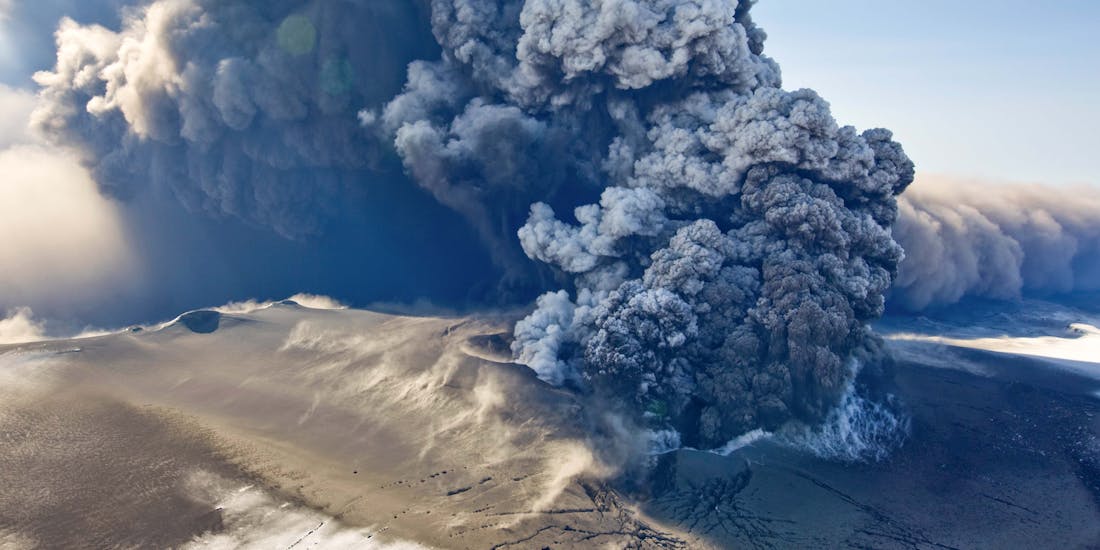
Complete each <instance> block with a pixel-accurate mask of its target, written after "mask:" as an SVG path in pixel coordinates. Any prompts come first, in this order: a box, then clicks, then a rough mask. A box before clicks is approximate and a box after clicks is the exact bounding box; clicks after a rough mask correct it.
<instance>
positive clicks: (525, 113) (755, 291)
mask: <svg viewBox="0 0 1100 550" xmlns="http://www.w3.org/2000/svg"><path fill="white" fill-rule="evenodd" d="M432 8H433V11H432V13H433V16H432V23H433V31H434V33H435V36H436V38H437V39H438V41H439V43H440V44H441V45H442V46H443V56H442V59H441V60H439V61H436V62H431V63H416V64H413V65H412V66H411V67H410V69H409V78H408V82H407V85H406V90H405V92H404V93H403V94H402V95H401V96H399V97H397V98H396V99H395V100H394V101H393V102H391V103H390V104H389V105H388V106H387V107H386V108H385V109H384V110H383V111H382V112H380V113H375V112H369V111H368V112H364V113H363V115H362V119H363V120H364V122H365V123H366V124H367V125H369V126H372V127H375V128H378V129H379V131H381V132H383V133H384V134H387V133H388V134H389V135H391V136H393V138H394V139H395V143H396V146H397V149H398V152H399V153H400V154H401V155H402V157H403V159H404V161H405V164H406V168H407V169H408V170H409V172H410V173H411V174H412V175H413V176H414V178H415V179H416V180H417V181H419V182H420V183H421V185H423V186H425V187H426V188H428V189H431V190H432V192H433V193H436V195H437V196H440V200H442V201H444V202H448V201H450V202H453V203H455V206H456V208H459V209H461V210H463V211H465V212H466V213H467V216H468V217H469V218H471V219H486V217H485V216H483V215H482V212H497V213H499V212H507V211H509V209H508V208H507V207H503V208H502V207H501V205H502V204H505V203H506V201H508V200H509V199H510V198H514V197H515V196H516V194H517V193H518V194H520V195H521V196H523V197H525V198H526V197H528V196H531V197H533V198H539V197H547V196H549V197H550V199H551V200H549V201H541V202H536V203H535V204H534V205H533V206H531V208H530V211H529V214H528V218H527V222H526V223H525V224H524V225H523V226H522V227H521V228H519V231H518V234H519V238H520V239H519V240H520V243H521V245H522V247H523V251H524V252H525V253H526V254H527V256H528V257H530V258H532V259H535V260H538V261H540V262H544V263H546V264H548V265H551V266H553V267H554V268H555V269H556V271H557V273H558V274H559V276H560V277H563V279H562V280H563V282H564V283H565V287H566V288H565V289H563V290H559V291H554V292H549V293H547V294H544V295H543V296H542V297H540V298H539V299H538V302H537V307H536V309H535V311H534V312H533V313H531V315H530V316H528V317H527V318H526V319H523V320H522V321H520V322H519V323H518V324H517V326H516V331H515V334H516V342H515V345H514V351H515V353H516V356H517V359H518V360H519V361H521V362H524V363H526V364H528V365H530V366H531V367H532V368H534V369H535V370H536V371H537V372H538V373H539V375H540V376H541V377H543V378H544V379H546V380H548V381H551V382H553V383H558V384H561V383H573V384H577V385H580V386H585V387H590V388H592V389H593V390H595V391H597V392H600V393H604V394H606V395H608V396H614V398H615V399H616V400H618V401H619V402H620V403H621V404H622V405H623V406H625V407H626V408H627V409H628V410H631V411H635V412H636V413H638V414H639V416H645V417H648V418H650V419H651V420H652V421H653V422H654V423H657V424H671V425H672V426H674V427H676V428H678V429H680V430H681V431H682V432H684V433H685V435H686V438H687V439H688V443H689V444H703V445H708V444H710V445H717V444H721V443H724V442H725V441H726V440H728V439H730V438H731V437H733V436H735V435H737V434H740V433H743V432H745V431H748V430H751V429H754V428H757V427H767V428H774V427H776V426H779V425H781V424H783V423H784V422H786V421H788V420H791V419H800V420H806V421H816V420H819V419H821V418H822V417H823V416H824V415H825V414H826V413H827V411H828V410H829V409H830V408H832V407H833V406H834V405H835V404H836V403H837V401H838V400H839V398H840V397H841V395H842V394H843V392H844V391H845V389H846V388H847V387H848V386H849V384H850V382H851V379H852V376H853V375H854V373H853V372H852V369H851V367H850V365H851V364H852V359H853V357H855V356H856V355H860V354H863V353H871V350H873V349H874V347H875V344H874V340H873V337H872V335H871V334H870V332H869V330H868V329H867V328H866V324H867V322H868V321H870V320H872V319H874V318H876V317H877V316H879V315H880V314H881V313H882V311H883V307H884V295H885V293H886V292H887V290H888V289H889V287H890V284H891V280H892V277H893V275H894V274H895V272H896V269H897V264H898V261H899V260H900V259H901V256H902V253H901V249H900V247H899V246H898V245H897V244H896V243H895V242H894V241H893V239H892V238H891V236H890V233H889V227H890V225H891V224H892V223H893V221H894V219H895V216H896V204H895V196H896V195H897V194H898V193H900V192H901V191H902V190H903V189H904V188H905V186H906V185H908V183H909V182H910V181H911V180H912V177H913V165H912V163H911V162H910V161H909V159H908V158H907V157H906V156H905V155H904V153H903V152H902V151H901V148H900V146H898V145H897V144H896V143H894V142H893V141H892V140H891V135H890V133H889V132H888V131H885V130H870V131H867V132H864V133H862V134H861V133H858V132H857V131H856V130H855V129H853V128H851V127H840V126H838V125H837V124H836V122H835V121H834V120H833V118H832V116H831V115H830V113H829V106H828V104H827V103H826V102H825V101H824V100H822V99H821V98H820V97H818V96H817V95H816V94H815V93H814V92H813V91H810V90H799V91H794V92H788V91H784V90H782V89H780V87H779V86H780V76H779V70H778V66H777V65H776V64H775V63H774V62H773V61H772V60H771V59H769V58H767V57H766V56H764V55H763V41H764V38H765V36H764V33H763V32H762V31H761V30H760V29H759V28H757V27H756V26H755V25H754V24H753V22H752V20H751V18H750V16H749V9H750V8H751V2H737V1H735V0H719V1H710V2H698V1H690V0H619V1H607V2H582V1H576V0H556V1H554V0H528V1H526V2H522V1H511V2H507V1H506V2H492V1H484V0H481V1H479V0H435V1H433V3H432ZM502 128H504V129H503V130H502ZM555 135H566V136H568V140H567V141H568V143H570V144H578V143H580V144H583V147H581V148H580V149H579V151H577V152H576V153H575V154H571V155H565V154H562V152H563V151H565V149H562V147H563V146H562V145H560V141H555V140H551V139H549V138H548V136H555ZM494 141H495V142H497V144H496V145H495V147H491V148H489V147H485V146H484V144H485V143H493V142H494ZM500 142H504V143H500ZM521 152H523V153H526V155H525V158H526V163H525V164H527V165H528V166H532V165H534V166H538V165H539V164H540V163H544V162H545V161H544V160H543V159H546V158H551V159H553V161H552V162H553V163H558V164H567V165H568V166H567V167H566V168H565V169H564V171H565V173H567V174H572V175H573V180H570V181H566V182H563V181H561V179H560V173H559V174H555V175H552V176H550V177H545V176H543V175H542V174H543V171H542V169H537V170H530V169H528V170H527V171H526V172H524V169H523V168H522V167H517V166H516V162H517V159H516V156H514V155H516V154H520V153H521ZM521 162H522V161H521ZM456 174H457V176H456ZM563 183H564V184H566V185H568V184H573V185H575V186H576V188H575V189H571V190H569V191H568V192H562V191H561V188H562V185H563ZM532 191H533V193H532ZM586 191H587V196H588V197H591V199H588V198H586V196H585V192H586ZM578 197H579V200H578ZM570 199H572V200H570ZM588 201H593V202H588ZM521 202H522V201H521ZM552 202H554V203H557V207H558V208H557V210H556V209H555V207H554V206H552V205H551V203H552ZM558 210H562V211H564V212H566V213H569V214H572V216H571V217H570V218H562V217H559V215H558ZM490 219H491V218H490ZM503 226H504V227H507V224H504V225H503Z"/></svg>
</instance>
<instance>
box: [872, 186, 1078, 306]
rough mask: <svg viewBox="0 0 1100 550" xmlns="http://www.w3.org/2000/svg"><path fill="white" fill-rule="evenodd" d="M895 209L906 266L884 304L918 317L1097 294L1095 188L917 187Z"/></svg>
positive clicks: (896, 230)
mask: <svg viewBox="0 0 1100 550" xmlns="http://www.w3.org/2000/svg"><path fill="white" fill-rule="evenodd" d="M899 206H900V214H901V215H900V217H899V218H898V221H897V224H896V225H895V227H894V237H895V238H896V239H897V241H898V242H899V243H901V245H902V246H903V247H904V248H905V260H904V261H903V262H902V263H901V267H900V273H899V275H898V278H897V280H896V281H895V283H894V289H893V291H892V293H891V304H897V305H899V306H901V307H903V308H906V309H909V310H913V311H919V310H923V309H925V308H928V307H934V306H942V305H949V304H953V303H956V302H958V301H959V300H961V299H963V298H965V297H967V296H976V297H982V298H992V299H1014V298H1019V297H1020V296H1021V295H1023V294H1027V293H1031V294H1047V295H1050V294H1063V293H1071V292H1079V291H1095V290H1100V196H1098V195H1097V193H1096V191H1095V189H1090V188H1073V187H1054V186H1040V185H996V184H989V183H976V182H957V181H947V180H938V179H935V178H922V179H921V181H919V183H918V184H917V185H914V186H913V187H911V188H910V189H909V191H907V192H906V193H905V195H903V196H902V197H901V200H900V201H899Z"/></svg>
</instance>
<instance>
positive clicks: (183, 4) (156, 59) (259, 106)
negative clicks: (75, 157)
mask: <svg viewBox="0 0 1100 550" xmlns="http://www.w3.org/2000/svg"><path fill="white" fill-rule="evenodd" d="M302 4H303V3H302V2H294V1H288V0H278V1H272V2H218V1H213V0H159V1H155V2H150V3H148V5H145V6H142V7H140V8H131V9H130V10H128V11H126V12H125V16H124V17H123V21H122V28H121V29H120V30H118V31H115V30H111V29H107V28H105V27H101V26H97V25H87V26H84V25H80V24H78V23H76V22H75V21H73V20H71V19H65V20H63V21H62V22H61V25H60V28H59V29H58V30H57V34H56V40H57V64H56V66H55V68H54V69H53V70H52V71H48V72H40V73H38V74H37V75H35V80H36V81H37V82H38V84H39V85H40V86H41V87H42V91H41V93H40V100H41V101H40V106H39V108H38V110H37V112H36V113H35V116H34V124H35V125H36V126H37V127H38V129H39V130H41V131H42V132H43V133H44V134H46V135H47V136H48V137H49V138H51V139H52V140H53V141H55V142H58V143H62V144H66V145H74V146H76V147H77V148H78V149H80V150H81V151H82V152H83V153H84V161H85V163H86V164H88V165H89V166H90V167H91V168H92V171H93V173H94V174H95V178H96V181H97V182H98V183H99V185H100V187H101V189H102V190H104V191H105V192H106V193H107V194H109V195H112V196H115V197H119V198H124V199H125V198H129V197H131V196H133V195H135V194H137V193H139V192H141V191H142V190H143V189H144V188H146V187H155V188H158V189H162V190H166V191H167V193H168V194H170V195H174V196H175V197H177V198H178V199H179V200H180V201H182V202H183V203H184V204H185V205H186V206H187V207H188V208H189V209H191V210H195V211H203V212H207V213H210V214H213V215H215V216H232V217H236V218H240V219H243V220H246V221H249V222H253V223H257V224H261V225H264V226H268V227H271V228H273V229H274V230H276V231H278V232H279V233H280V234H282V235H284V236H287V237H291V238H304V237H307V236H310V235H315V234H317V233H318V232H319V231H321V229H322V227H323V222H324V221H325V219H326V217H327V216H330V215H332V214H333V212H334V211H335V210H336V209H337V206H338V204H339V202H340V198H341V197H343V196H345V195H346V194H347V190H348V188H349V187H351V186H353V185H355V184H359V183H362V181H361V180H362V178H363V177H364V170H366V169H367V168H368V167H369V165H370V163H371V160H372V159H371V153H372V151H373V150H374V149H375V147H372V146H371V142H370V140H369V139H368V138H369V136H367V135H365V133H364V132H363V131H362V130H361V128H360V126H359V124H358V122H357V120H356V117H355V113H356V111H357V110H358V109H360V108H362V106H363V105H364V104H365V103H366V104H369V103H372V102H377V103H381V102H383V101H385V100H386V99H388V98H389V97H390V96H392V94H393V93H394V92H395V91H397V89H398V88H399V86H400V76H399V75H400V73H401V70H402V68H403V67H404V65H405V64H406V63H407V62H408V61H409V60H411V59H413V58H415V57H416V56H418V55H428V54H430V53H431V52H432V48H431V47H424V46H423V44H424V43H429V44H430V43H431V40H430V38H429V37H428V36H426V35H425V34H424V33H419V32H417V31H418V29H419V28H420V24H419V21H420V20H421V19H422V17H421V16H420V15H419V14H418V10H417V9H416V5H415V4H413V3H406V2H313V3H309V5H307V6H303V5H302ZM394 29H404V31H403V32H395V31H394Z"/></svg>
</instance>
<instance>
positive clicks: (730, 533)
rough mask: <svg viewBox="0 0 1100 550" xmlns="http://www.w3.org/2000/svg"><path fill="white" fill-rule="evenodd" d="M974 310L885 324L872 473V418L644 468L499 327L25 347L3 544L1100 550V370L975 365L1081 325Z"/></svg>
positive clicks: (1004, 358)
mask: <svg viewBox="0 0 1100 550" xmlns="http://www.w3.org/2000/svg"><path fill="white" fill-rule="evenodd" d="M257 308H259V309H257ZM967 311H969V312H971V317H968V318H965V319H963V320H962V323H961V324H959V321H958V320H959V319H962V318H961V317H959V313H958V312H957V311H947V312H945V313H944V314H943V315H942V316H941V317H939V318H935V317H896V316H895V317H888V318H887V319H886V320H884V321H883V322H882V323H880V325H879V327H878V331H879V332H880V333H882V334H884V335H885V338H886V341H887V342H888V347H889V348H890V349H891V350H892V351H893V353H894V356H895V358H896V362H895V365H894V366H893V369H892V376H891V377H889V378H888V379H887V381H886V382H883V383H882V384H883V386H884V388H886V390H888V393H890V394H891V395H893V396H894V399H895V400H896V402H895V407H896V409H897V411H899V412H898V414H899V415H900V416H899V417H903V418H904V423H903V424H904V427H905V428H906V429H905V432H904V434H903V435H904V439H903V441H902V442H901V444H900V446H896V447H892V448H891V449H888V450H889V453H888V454H885V455H884V457H883V458H881V459H880V460H874V459H865V460H862V461H854V460H849V459H845V458H843V455H842V454H841V453H839V452H838V450H839V449H842V448H843V445H845V444H852V442H854V441H859V437H861V435H865V434H866V433H873V432H874V430H872V429H870V428H873V426H867V425H865V423H866V422H868V421H869V419H872V420H873V419H874V418H875V417H873V416H871V417H867V416H860V411H858V410H852V411H849V414H844V415H840V416H839V417H837V418H834V419H833V420H832V421H833V422H834V423H837V425H834V426H832V427H831V429H832V431H821V432H814V434H810V435H805V434H804V435H803V436H802V437H801V438H796V437H792V436H791V435H790V434H782V433H781V434H774V435H773V434H767V433H763V432H757V433H755V435H754V436H753V437H748V438H742V439H741V440H740V442H735V443H736V444H731V445H728V446H726V448H725V449H724V451H723V452H721V453H719V452H707V451H698V450H691V449H675V450H668V449H666V452H662V453H659V454H654V451H653V447H652V442H651V441H649V439H647V436H646V434H645V432H644V430H641V429H638V428H632V427H631V426H630V425H629V423H627V422H626V421H624V420H622V419H616V418H615V417H614V416H613V415H611V414H609V413H607V412H604V411H600V409H599V405H598V404H596V403H591V402H589V401H588V398H586V397H584V396H580V395H577V394H576V393H573V392H570V391H567V390H563V389H560V388H555V387H552V386H550V385H548V384H546V383H544V382H542V381H540V380H539V379H538V378H537V377H536V376H535V375H534V373H533V372H532V371H531V370H530V369H528V368H527V367H524V366H520V365H516V364H513V363H511V362H509V360H508V355H507V343H506V341H505V340H504V338H505V337H504V336H503V335H505V334H507V327H508V322H509V320H510V319H512V317H509V316H485V317H483V318H473V317H409V316H401V315H389V314H381V313H374V312H368V311H362V310H323V309H310V308H305V307H301V306H298V305H294V304H292V303H280V304H273V305H267V306H266V307H263V305H253V306H251V307H236V308H228V309H227V308H222V309H221V310H220V311H214V310H210V311H207V312H198V313H191V314H187V315H184V316H181V317H180V318H179V319H177V320H176V321H174V322H172V323H169V324H166V325H163V326H154V327H144V328H141V329H140V330H139V329H137V328H135V329H131V330H127V331H125V332H119V333H114V334H108V335H103V336H97V337H91V338H85V339H74V340H57V341H48V342H41V343H35V344H23V345H9V346H5V347H3V348H0V379H2V381H3V384H0V394H2V399H0V403H2V405H0V438H2V439H3V441H4V445H3V446H2V447H0V484H2V485H3V487H4V488H5V490H4V491H3V492H2V494H0V546H3V547H5V548H7V547H12V548H60V547H64V548H111V547H184V548H209V547H215V548H237V547H245V548H351V547H357V548H361V547H367V548H370V547H382V548H390V547H398V548H406V547H412V548H417V547H434V548H508V547H513V548H544V547H550V548H562V547H565V548H569V547H576V548H591V547H602V546H607V547H633V548H705V547H716V548H725V547H735V548H741V547H754V548H789V547H857V548H1028V547H1030V548H1036V547H1062V548H1094V547H1096V545H1097V544H1100V398H1098V397H1097V395H1096V393H1097V391H1100V381H1098V378H1100V377H1097V376H1096V373H1097V372H1098V371H1093V372H1091V373H1090V372H1088V371H1087V367H1086V366H1084V365H1085V363H1083V362H1080V361H1077V362H1073V363H1066V362H1064V361H1062V360H1057V359H1050V358H1043V357H1038V356H1034V355H1033V356H1024V355H1021V354H1019V353H1016V354H1009V353H1005V352H1003V351H995V350H990V349H988V348H989V347H990V346H989V345H985V344H983V346H984V348H986V349H980V348H981V347H983V346H977V345H974V346H969V347H967V346H966V342H973V341H980V342H984V341H983V340H980V338H986V339H988V338H992V337H993V336H992V335H994V334H998V333H999V334H1000V335H1001V337H1003V338H1004V339H1005V340H1006V341H1009V340H1016V339H1019V338H1021V337H1026V338H1036V337H1039V336H1040V335H1042V336H1044V337H1052V336H1053V337H1058V336H1063V337H1064V338H1062V339H1064V340H1066V341H1073V342H1081V341H1087V339H1088V338H1091V336H1092V335H1091V333H1088V332H1087V331H1084V332H1082V330H1081V326H1082V325H1087V324H1088V323H1089V322H1090V321H1091V319H1092V318H1091V317H1090V316H1089V315H1090V313H1089V310H1088V309H1080V308H1069V307H1064V306H1058V305H1055V304H1052V303H1049V302H1025V303H1023V305H1021V306H1012V307H1008V306H1000V309H999V310H995V309H994V308H992V307H986V313H985V314H982V313H980V312H979V311H978V310H977V308H975V307H971V308H970V309H968V310H967ZM1025 312H1030V313H1031V314H1030V315H1029V314H1027V313H1025ZM951 319H955V321H954V323H955V324H952V323H953V321H951ZM1007 319H1013V321H1012V322H1011V323H1010V324H1011V325H1012V326H1013V327H1015V329H1016V331H1015V332H1012V331H1006V330H1005V328H1006V326H1007V325H1005V324H1004V323H1005V322H1006V321H1005V320H1007ZM998 320H1000V322H1001V324H1000V325H998V324H997V323H998ZM1063 321H1065V322H1064V323H1063ZM1070 323H1075V324H1074V325H1073V330H1071V331H1070V332H1067V333H1065V334H1061V333H1058V332H1057V330H1059V328H1058V327H1060V330H1065V329H1066V327H1067V326H1068V325H1069V324H1070ZM931 327H934V328H935V331H936V333H935V334H932V333H930V332H929V331H928V329H929V328H931ZM952 327H955V328H954V329H953V328H952ZM975 327H985V328H984V329H980V328H975ZM922 330H923V331H924V332H922ZM981 330H985V331H986V332H984V333H981V334H979V333H978V332H980V331H981ZM953 331H954V332H953ZM958 331H962V332H958ZM967 331H969V332H967ZM975 331H978V332H975ZM1029 331H1030V332H1029ZM1040 333H1041V334H1040ZM918 336H921V337H918ZM944 338H948V339H953V340H950V341H949V342H947V343H945V341H944V340H943V339H944ZM1044 349H1049V346H1048V348H1044ZM1016 351H1017V352H1018V351H1019V350H1018V349H1017V350H1016ZM1048 355H1049V354H1048ZM1058 361H1062V362H1058ZM1092 366H1093V367H1096V365H1095V364H1092ZM1083 369H1084V370H1083ZM886 390H884V391H886ZM815 434H816V437H817V439H816V440H815V439H814V437H815ZM863 456H869V455H867V453H866V452H864V454H863Z"/></svg>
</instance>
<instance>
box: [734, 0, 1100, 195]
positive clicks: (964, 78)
mask: <svg viewBox="0 0 1100 550" xmlns="http://www.w3.org/2000/svg"><path fill="white" fill-rule="evenodd" d="M753 13H754V16H755V19H756V20H757V22H759V23H760V25H761V26H763V27H764V28H765V29H766V30H767V31H768V35H769V39H768V42H767V46H766V51H767V53H768V54H769V55H771V56H773V57H775V58H776V59H777V60H778V61H779V63H780V65H782V67H783V74H784V85H785V87H787V88H801V87H810V88H814V89H816V90H817V91H818V92H820V93H821V95H822V96H823V97H824V98H825V99H827V100H829V101H830V103H832V105H833V110H834V114H835V115H836V117H837V119H838V121H840V122H841V123H843V124H852V125H854V126H856V127H859V128H867V127H873V126H884V127H887V128H890V129H892V130H894V131H895V134H896V135H897V137H898V138H899V140H900V141H901V142H902V143H903V144H904V145H905V147H906V150H907V152H908V153H909V154H910V156H912V157H913V159H914V160H915V161H916V162H917V165H918V171H919V172H923V173H936V174H944V175H951V176H964V177H975V178H983V179H992V180H1007V181H1024V182H1037V183H1054V184H1061V183H1091V184H1100V170H1098V169H1097V168H1096V166H1097V164H1096V160H1097V158H1100V2H1098V1H1095V0H1048V1H1044V2H1035V1H1022V0H996V1H994V0H966V1H949V0H925V1H921V2H900V1H890V0H877V1H876V0H830V1H828V2H824V1H817V0H814V1H810V0H760V2H759V4H758V5H757V7H756V8H755V9H754V11H753Z"/></svg>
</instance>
